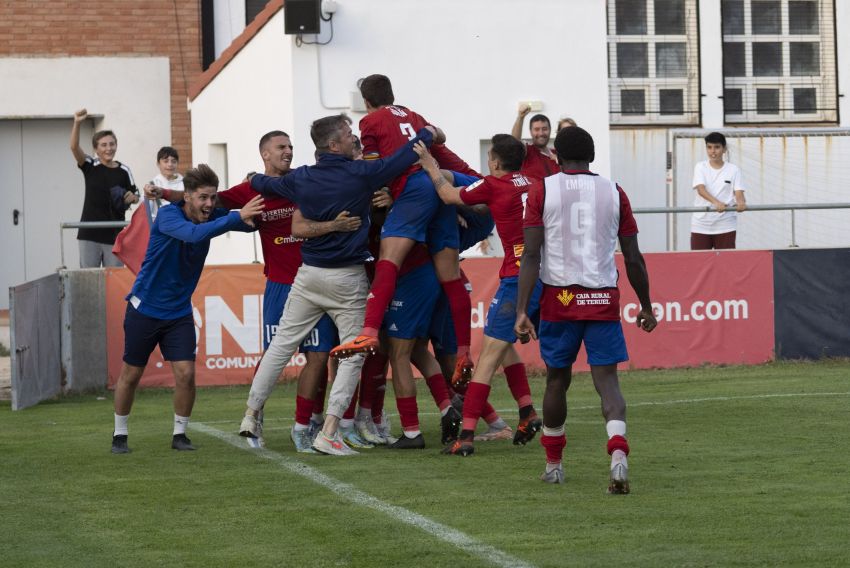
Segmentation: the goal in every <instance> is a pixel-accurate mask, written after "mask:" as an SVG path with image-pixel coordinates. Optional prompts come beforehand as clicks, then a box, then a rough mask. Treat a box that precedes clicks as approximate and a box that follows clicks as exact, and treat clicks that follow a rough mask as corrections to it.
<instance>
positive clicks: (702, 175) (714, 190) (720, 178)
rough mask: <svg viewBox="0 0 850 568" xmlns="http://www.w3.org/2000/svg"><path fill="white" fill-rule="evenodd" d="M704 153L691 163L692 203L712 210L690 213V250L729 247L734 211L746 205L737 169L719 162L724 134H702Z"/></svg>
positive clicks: (733, 231)
mask: <svg viewBox="0 0 850 568" xmlns="http://www.w3.org/2000/svg"><path fill="white" fill-rule="evenodd" d="M705 152H706V154H707V155H708V160H706V161H704V162H700V163H698V164H697V165H696V166H694V182H693V187H694V190H696V196H695V199H694V206H695V207H713V208H714V211H709V212H705V213H694V215H693V218H692V219H691V250H711V249H733V248H735V235H736V233H737V224H738V217H737V213H740V212H742V211H744V210H745V209H746V208H747V202H746V199H745V198H744V182H743V179H742V177H741V170H739V169H738V167H737V166H736V165H734V164H730V163H729V162H724V161H723V154H724V153H725V152H726V137H725V136H723V135H722V134H720V133H719V132H712V133H711V134H709V135H708V136H706V137H705ZM733 206H734V209H732V207H733Z"/></svg>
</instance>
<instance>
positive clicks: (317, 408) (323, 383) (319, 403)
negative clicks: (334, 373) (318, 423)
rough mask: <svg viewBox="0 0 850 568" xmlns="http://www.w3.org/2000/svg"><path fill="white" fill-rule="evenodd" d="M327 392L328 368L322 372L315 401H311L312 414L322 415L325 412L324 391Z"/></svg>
mask: <svg viewBox="0 0 850 568" xmlns="http://www.w3.org/2000/svg"><path fill="white" fill-rule="evenodd" d="M326 390H328V367H327V365H325V368H324V369H323V370H322V378H321V380H320V381H319V390H317V391H316V400H314V401H313V414H322V413H324V411H325V391H326Z"/></svg>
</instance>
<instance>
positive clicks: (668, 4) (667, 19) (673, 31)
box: [655, 0, 685, 35]
mask: <svg viewBox="0 0 850 568" xmlns="http://www.w3.org/2000/svg"><path fill="white" fill-rule="evenodd" d="M684 33H685V0H655V35H684Z"/></svg>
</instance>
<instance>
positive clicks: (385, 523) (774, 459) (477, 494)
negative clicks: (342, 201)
mask: <svg viewBox="0 0 850 568" xmlns="http://www.w3.org/2000/svg"><path fill="white" fill-rule="evenodd" d="M531 383H532V393H533V395H534V397H535V404H536V405H537V407H538V409H539V407H540V403H541V400H540V397H541V396H542V387H543V379H542V378H540V377H535V378H533V379H532V381H531ZM621 383H622V386H623V392H624V394H625V397H626V400H627V402H628V404H629V409H628V428H629V430H628V435H629V440H630V444H631V447H632V453H631V456H630V458H629V465H630V479H631V485H632V493H631V494H630V495H626V496H611V495H606V493H605V489H606V487H607V466H608V456H607V454H606V453H605V442H606V437H605V428H604V423H603V420H602V418H601V416H600V411H599V400H598V398H597V396H596V393H595V391H594V390H593V386H592V384H591V382H590V378H589V376H587V375H578V376H577V377H576V378H575V379H574V383H573V387H572V389H571V391H570V395H571V396H570V411H569V416H568V418H567V437H568V442H567V449H566V453H565V461H564V469H565V473H566V483H565V484H564V485H560V486H551V485H546V484H544V483H541V482H540V481H539V480H538V476H539V474H540V473H541V471H542V469H543V465H544V454H543V450H542V448H541V447H540V445H539V442H538V441H537V439H535V441H534V442H533V443H532V444H530V445H529V446H527V447H516V446H513V445H512V444H511V443H510V441H498V442H485V443H477V444H476V453H475V455H473V456H471V457H468V458H459V457H454V456H442V455H440V454H439V449H440V447H439V444H438V441H439V420H438V419H439V416H438V415H437V414H436V413H435V408H434V405H433V403H432V401H431V399H430V396H429V395H428V394H427V392H425V388H424V384H422V383H420V385H419V391H420V395H419V407H420V412H421V413H422V416H421V419H422V424H423V430H424V433H425V438H426V442H427V444H428V447H427V449H425V450H424V451H409V452H401V453H397V452H392V451H389V450H386V449H381V448H376V449H374V450H367V451H364V452H363V453H362V455H359V456H355V457H352V458H335V457H330V456H303V455H299V454H296V453H295V452H294V450H293V448H292V444H291V442H290V440H289V427H290V426H291V424H292V415H293V408H294V398H295V397H294V387H293V385H279V386H278V388H277V389H276V391H275V392H274V394H273V395H272V399H271V400H270V402H269V404H268V405H267V411H266V416H267V418H266V439H267V442H268V447H267V450H268V451H267V453H266V454H264V455H257V454H256V452H252V451H249V450H247V445H246V446H244V449H243V447H242V446H239V447H235V446H233V445H231V444H230V443H228V441H227V440H222V439H220V438H219V437H215V436H211V435H210V434H209V433H208V432H203V431H200V430H198V429H194V430H192V431H190V432H189V435H190V436H191V437H192V439H193V441H194V442H195V444H196V445H197V446H198V447H199V450H198V451H197V452H193V453H177V452H174V451H172V450H171V449H170V437H171V417H172V411H171V393H170V392H169V391H161V390H152V391H141V392H140V393H138V396H137V398H136V404H135V407H134V409H133V414H132V416H131V418H130V447H131V448H132V449H133V452H132V453H131V454H129V455H123V456H114V455H112V454H110V453H109V443H110V435H111V429H112V403H111V394H106V395H105V398H104V397H103V396H101V397H97V396H96V395H88V396H80V397H74V398H65V399H62V400H61V401H58V402H49V403H44V404H41V405H39V406H37V407H35V408H31V409H28V410H24V411H20V412H12V411H11V410H9V403H8V402H5V403H2V405H0V492H2V493H0V534H2V537H0V538H2V543H3V545H2V547H1V549H0V565H2V566H15V567H19V566H63V567H67V566H86V567H89V566H92V567H93V566H108V567H113V566H122V567H123V566H145V567H146V566H198V567H210V566H297V567H314V566H370V567H376V566H393V567H400V566H427V567H439V566H451V567H456V568H459V567H464V568H466V567H475V566H493V565H500V566H505V565H510V564H511V562H516V564H517V565H523V564H524V565H527V566H541V567H542V566H552V567H555V566H652V567H659V566H839V565H848V562H850V561H848V556H847V547H848V544H847V538H848V534H850V532H848V531H850V529H848V527H850V497H848V471H850V443H848V436H847V427H848V424H850V362H847V361H832V362H822V363H781V364H778V363H777V364H769V365H764V366H758V367H726V368H700V369H689V370H673V371H640V372H637V371H636V372H622V373H621ZM494 384H495V386H494V389H493V394H492V395H491V401H492V402H493V404H494V406H495V407H496V408H497V409H499V410H500V411H503V412H502V414H503V416H504V417H505V418H506V419H507V420H508V422H509V423H511V424H512V425H515V423H516V408H515V405H514V403H513V400H512V399H511V397H510V393H509V392H508V390H507V388H506V386H505V383H504V380H503V378H502V377H497V378H496V380H495V381H494ZM246 396H247V389H246V388H244V387H241V388H217V389H203V390H200V391H199V392H198V400H197V404H196V406H195V411H194V413H193V416H192V420H193V422H196V423H201V424H204V425H205V426H206V427H207V428H215V429H217V430H220V431H221V432H224V433H225V434H227V435H230V434H233V433H234V432H235V431H236V429H237V427H238V420H239V419H240V417H241V414H242V411H243V407H244V406H243V405H244V402H245V399H246ZM392 400H393V399H392V393H391V391H390V392H389V393H388V400H387V410H388V411H394V404H393V402H392ZM394 427H395V429H396V430H397V429H398V420H397V418H396V419H395V420H394ZM237 442H239V441H237ZM300 464H306V465H308V466H309V468H307V469H303V468H302V469H299V467H300ZM313 472H320V473H321V474H323V475H324V476H326V477H324V478H323V479H329V480H330V482H331V483H332V484H334V486H335V487H337V490H336V492H334V491H332V490H330V489H329V488H328V487H326V486H324V485H321V484H317V483H315V482H314V481H313V480H311V479H310V477H311V476H312V475H315V473H313ZM363 495H366V496H367V497H369V498H371V499H372V501H371V502H372V503H373V504H377V505H376V506H367V505H364V504H363V502H362V498H363ZM352 496H354V497H355V498H353V499H352V498H351V497H352ZM357 496H360V497H357ZM358 498H360V499H361V501H358V500H357V499H358ZM388 511H389V512H388ZM399 511H401V513H399ZM406 512H410V513H415V514H416V515H418V516H415V517H411V519H408V520H407V521H404V520H400V518H399V517H398V515H399V514H401V515H404V514H406ZM430 522H433V523H437V525H435V526H437V527H442V528H441V529H439V530H443V529H445V530H446V531H448V532H447V533H446V534H448V535H449V536H445V535H444V536H440V535H435V534H434V533H433V532H427V531H426V530H423V528H422V525H423V523H425V524H427V523H430ZM439 530H438V532H439ZM452 535H455V536H456V535H461V536H462V537H464V538H462V539H460V540H457V539H455V540H452V538H453V537H452ZM464 539H468V540H464ZM469 542H472V543H478V544H480V545H481V547H478V548H476V547H475V546H470V545H469ZM500 554H501V556H500ZM505 559H507V560H505Z"/></svg>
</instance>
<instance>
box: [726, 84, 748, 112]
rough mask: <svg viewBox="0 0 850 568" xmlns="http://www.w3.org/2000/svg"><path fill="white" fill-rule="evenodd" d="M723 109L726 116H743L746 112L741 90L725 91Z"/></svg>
mask: <svg viewBox="0 0 850 568" xmlns="http://www.w3.org/2000/svg"><path fill="white" fill-rule="evenodd" d="M723 109H724V110H725V111H726V114H741V113H742V112H744V101H743V97H742V92H741V89H723Z"/></svg>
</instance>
